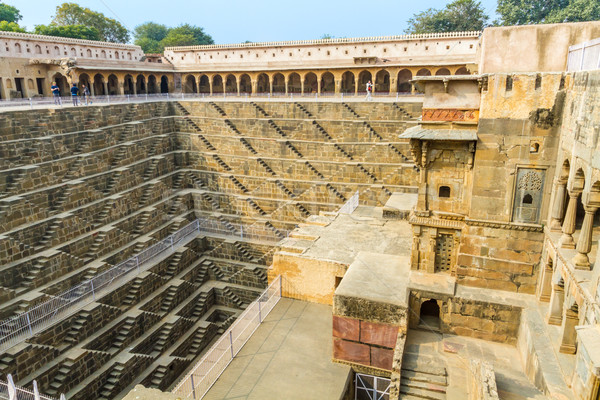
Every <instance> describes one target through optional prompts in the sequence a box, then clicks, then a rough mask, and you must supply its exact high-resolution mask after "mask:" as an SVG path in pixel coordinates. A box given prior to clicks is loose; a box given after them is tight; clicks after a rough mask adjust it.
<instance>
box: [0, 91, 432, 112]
mask: <svg viewBox="0 0 600 400" xmlns="http://www.w3.org/2000/svg"><path fill="white" fill-rule="evenodd" d="M421 96H422V94H421V93H408V92H406V93H404V92H398V93H396V92H393V93H389V92H375V93H373V95H372V98H373V99H376V101H385V102H395V101H407V100H413V99H415V98H421ZM179 100H197V101H215V100H219V101H254V100H260V101H290V102H293V101H303V102H319V101H323V102H331V101H340V102H345V101H348V102H356V101H365V100H366V94H365V92H364V91H360V92H358V93H354V92H351V93H329V92H327V93H288V94H285V93H239V94H238V93H213V94H210V93H159V94H128V95H110V96H90V97H89V99H88V101H87V102H86V101H85V99H84V98H83V97H82V96H78V101H79V107H86V106H97V105H102V104H104V105H109V104H128V103H146V102H156V101H179ZM48 107H60V108H65V107H74V105H73V101H72V98H71V96H61V97H60V104H56V102H55V98H54V97H31V98H21V99H2V100H0V110H2V109H7V108H30V109H34V108H48Z"/></svg>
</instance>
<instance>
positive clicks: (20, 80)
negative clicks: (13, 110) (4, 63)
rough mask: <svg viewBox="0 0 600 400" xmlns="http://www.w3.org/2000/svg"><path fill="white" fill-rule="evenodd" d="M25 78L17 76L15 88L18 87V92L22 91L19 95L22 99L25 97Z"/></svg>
mask: <svg viewBox="0 0 600 400" xmlns="http://www.w3.org/2000/svg"><path fill="white" fill-rule="evenodd" d="M23 86H24V84H23V78H15V88H16V89H17V92H19V93H20V95H19V96H18V97H19V98H21V99H24V98H25V92H24V91H23Z"/></svg>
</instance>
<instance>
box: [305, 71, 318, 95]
mask: <svg viewBox="0 0 600 400" xmlns="http://www.w3.org/2000/svg"><path fill="white" fill-rule="evenodd" d="M318 89H319V87H318V86H317V74H315V73H314V72H309V73H307V74H306V75H304V93H317V91H318Z"/></svg>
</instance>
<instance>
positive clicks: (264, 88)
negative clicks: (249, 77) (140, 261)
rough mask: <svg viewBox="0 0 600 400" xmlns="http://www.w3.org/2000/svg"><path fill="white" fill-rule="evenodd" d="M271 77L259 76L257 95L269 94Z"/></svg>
mask: <svg viewBox="0 0 600 400" xmlns="http://www.w3.org/2000/svg"><path fill="white" fill-rule="evenodd" d="M269 91H270V86H269V75H267V74H260V75H258V79H257V83H256V93H269Z"/></svg>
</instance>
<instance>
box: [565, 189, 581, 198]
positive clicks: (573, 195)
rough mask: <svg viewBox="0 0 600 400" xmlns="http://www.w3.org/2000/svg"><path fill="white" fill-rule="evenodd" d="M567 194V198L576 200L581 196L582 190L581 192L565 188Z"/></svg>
mask: <svg viewBox="0 0 600 400" xmlns="http://www.w3.org/2000/svg"><path fill="white" fill-rule="evenodd" d="M567 192H569V197H571V198H577V197H579V195H581V193H582V192H583V190H581V189H568V188H567Z"/></svg>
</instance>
